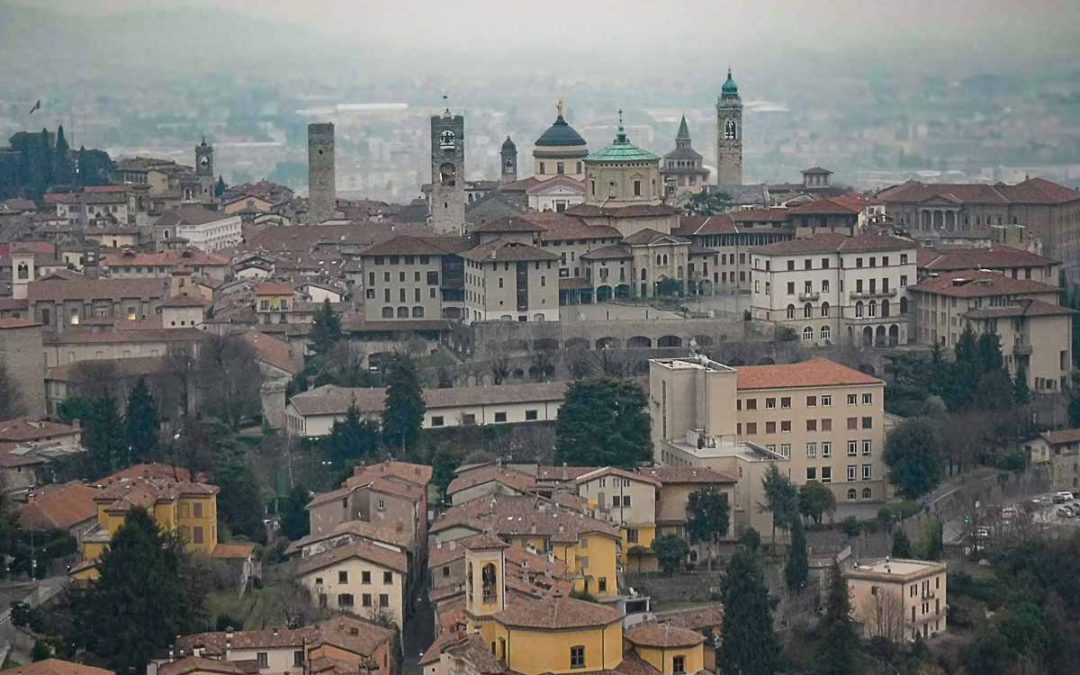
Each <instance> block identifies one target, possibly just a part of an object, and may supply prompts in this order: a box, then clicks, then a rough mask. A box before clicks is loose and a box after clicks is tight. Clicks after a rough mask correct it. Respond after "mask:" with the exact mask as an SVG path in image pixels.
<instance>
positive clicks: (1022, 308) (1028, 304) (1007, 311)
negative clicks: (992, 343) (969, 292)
mask: <svg viewBox="0 0 1080 675" xmlns="http://www.w3.org/2000/svg"><path fill="white" fill-rule="evenodd" d="M1075 313H1076V311H1075V310H1072V309H1069V308H1068V307H1062V306H1061V305H1059V304H1056V303H1050V302H1043V301H1042V300H1034V299H1031V298H1021V299H1019V300H1017V301H1016V302H1015V303H1012V304H1009V305H1005V306H1003V307H986V308H983V309H975V310H972V311H970V312H968V313H967V314H965V315H964V316H966V317H969V318H972V319H1000V318H1006V317H1021V316H1063V315H1069V314H1075Z"/></svg>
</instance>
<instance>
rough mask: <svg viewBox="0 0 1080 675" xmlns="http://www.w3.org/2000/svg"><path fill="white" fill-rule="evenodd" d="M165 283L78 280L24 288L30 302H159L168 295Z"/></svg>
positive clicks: (49, 282)
mask: <svg viewBox="0 0 1080 675" xmlns="http://www.w3.org/2000/svg"><path fill="white" fill-rule="evenodd" d="M168 289H169V280H168V279H137V278H136V279H78V280H49V281H31V282H30V283H29V284H28V286H27V298H28V299H29V300H30V302H56V301H62V300H83V301H91V300H109V301H120V300H123V299H124V298H143V299H148V300H159V299H161V298H164V297H166V296H167V295H168Z"/></svg>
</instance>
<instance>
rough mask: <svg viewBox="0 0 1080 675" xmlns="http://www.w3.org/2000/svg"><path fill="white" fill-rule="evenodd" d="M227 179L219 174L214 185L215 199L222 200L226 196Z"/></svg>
mask: <svg viewBox="0 0 1080 675" xmlns="http://www.w3.org/2000/svg"><path fill="white" fill-rule="evenodd" d="M225 188H226V185H225V178H224V177H222V176H221V175H220V174H218V177H217V183H216V184H215V185H214V198H215V199H221V198H222V197H223V196H225Z"/></svg>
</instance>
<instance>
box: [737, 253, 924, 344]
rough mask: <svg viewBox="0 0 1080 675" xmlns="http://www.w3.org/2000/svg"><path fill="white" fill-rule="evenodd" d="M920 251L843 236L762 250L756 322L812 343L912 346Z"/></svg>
mask: <svg viewBox="0 0 1080 675" xmlns="http://www.w3.org/2000/svg"><path fill="white" fill-rule="evenodd" d="M917 248H918V246H917V244H916V243H915V242H913V241H911V240H908V239H901V238H899V237H892V236H858V237H849V236H846V235H843V234H836V233H823V234H815V235H812V236H810V237H807V238H804V239H794V240H790V241H783V242H777V243H775V244H769V245H767V246H761V247H759V248H756V249H754V250H753V252H752V254H753V260H754V262H753V274H754V282H753V292H752V295H751V307H752V312H753V316H754V318H755V319H759V320H762V321H772V322H775V323H777V324H780V325H783V326H786V327H788V328H790V329H791V330H793V331H794V332H795V334H796V335H797V336H798V337H799V339H800V340H802V341H803V342H807V343H815V344H831V343H837V342H841V341H845V342H847V343H851V344H863V345H879V346H883V345H898V344H907V342H908V304H909V297H908V292H907V288H908V286H909V285H914V284H915V283H916V281H917V279H916V273H917V268H916V251H917Z"/></svg>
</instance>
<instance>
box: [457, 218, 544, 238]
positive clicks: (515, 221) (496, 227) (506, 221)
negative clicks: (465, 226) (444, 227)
mask: <svg viewBox="0 0 1080 675" xmlns="http://www.w3.org/2000/svg"><path fill="white" fill-rule="evenodd" d="M543 230H544V228H542V227H540V226H539V225H537V224H536V223H534V222H532V221H531V220H528V219H526V218H520V217H517V216H506V217H505V218H498V219H496V220H493V221H491V222H490V223H481V224H480V225H475V226H473V227H472V228H470V231H471V232H472V233H473V234H485V233H496V234H497V233H500V232H543Z"/></svg>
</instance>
